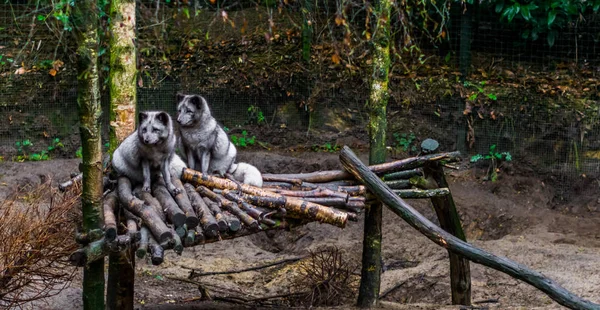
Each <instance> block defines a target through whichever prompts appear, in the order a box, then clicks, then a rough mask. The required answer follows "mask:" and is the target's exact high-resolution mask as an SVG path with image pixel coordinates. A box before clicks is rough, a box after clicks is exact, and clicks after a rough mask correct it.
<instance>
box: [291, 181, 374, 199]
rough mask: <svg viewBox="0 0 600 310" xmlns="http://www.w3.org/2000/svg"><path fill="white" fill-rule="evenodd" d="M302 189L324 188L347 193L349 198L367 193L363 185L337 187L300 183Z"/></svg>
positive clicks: (325, 184)
mask: <svg viewBox="0 0 600 310" xmlns="http://www.w3.org/2000/svg"><path fill="white" fill-rule="evenodd" d="M302 188H303V189H317V188H326V189H328V190H331V191H334V192H342V193H347V194H348V195H350V196H358V195H364V194H366V192H367V188H366V187H365V186H364V185H339V184H333V182H330V183H308V182H304V183H302Z"/></svg>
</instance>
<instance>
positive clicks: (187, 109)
mask: <svg viewBox="0 0 600 310" xmlns="http://www.w3.org/2000/svg"><path fill="white" fill-rule="evenodd" d="M177 122H178V123H179V130H180V133H181V142H182V144H183V150H184V154H185V157H186V158H187V164H188V167H190V168H191V169H195V170H198V171H200V172H202V173H204V174H217V175H219V176H221V177H223V176H225V175H226V174H232V175H233V177H234V179H235V180H237V181H240V182H243V183H246V184H250V185H254V186H260V187H262V176H261V174H260V172H259V171H258V169H256V168H255V167H254V166H252V165H250V164H246V163H237V164H236V163H235V160H236V156H237V150H236V148H235V145H233V143H231V141H230V140H229V137H228V136H227V134H226V133H225V131H224V130H223V128H221V126H219V124H217V120H216V119H215V118H214V117H213V116H212V114H211V112H210V108H209V107H208V102H206V99H204V97H202V96H199V95H184V94H181V93H179V94H177Z"/></svg>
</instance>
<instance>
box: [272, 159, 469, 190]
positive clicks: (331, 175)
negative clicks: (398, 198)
mask: <svg viewBox="0 0 600 310" xmlns="http://www.w3.org/2000/svg"><path fill="white" fill-rule="evenodd" d="M432 161H440V162H442V163H451V162H457V161H460V152H450V153H439V154H431V155H425V156H418V157H410V158H406V159H401V160H397V161H392V162H388V163H383V164H378V165H372V166H369V169H370V170H371V171H372V172H373V173H375V174H378V175H381V174H389V173H392V172H396V171H400V170H411V169H415V168H419V167H422V166H423V165H424V164H425V163H427V162H432ZM273 178H278V179H280V180H281V179H300V180H302V181H303V182H312V183H326V182H331V181H338V180H348V179H353V178H354V177H353V176H352V174H350V173H348V172H346V171H342V170H329V171H318V172H311V173H298V174H263V180H272V179H273Z"/></svg>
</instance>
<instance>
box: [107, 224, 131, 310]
mask: <svg viewBox="0 0 600 310" xmlns="http://www.w3.org/2000/svg"><path fill="white" fill-rule="evenodd" d="M118 217H119V218H118V219H117V223H119V222H120V221H121V220H122V218H123V217H122V216H118ZM121 227H122V226H121ZM124 233H125V232H124V231H119V234H124ZM108 262H109V264H108V283H107V285H106V308H107V309H110V310H133V304H134V298H133V296H134V294H133V293H134V283H135V281H134V280H135V251H134V250H133V248H132V247H130V248H128V249H127V250H124V251H122V252H119V253H111V254H109V256H108Z"/></svg>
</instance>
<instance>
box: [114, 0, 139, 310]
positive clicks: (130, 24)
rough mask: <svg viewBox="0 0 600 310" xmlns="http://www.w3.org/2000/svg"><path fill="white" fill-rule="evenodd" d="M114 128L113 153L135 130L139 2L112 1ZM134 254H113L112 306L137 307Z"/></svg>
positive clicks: (121, 307) (128, 0) (126, 252)
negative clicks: (137, 4) (113, 294)
mask: <svg viewBox="0 0 600 310" xmlns="http://www.w3.org/2000/svg"><path fill="white" fill-rule="evenodd" d="M109 14H110V24H109V31H110V40H109V48H110V73H109V77H108V83H109V92H110V112H109V113H110V130H109V140H110V141H109V142H110V143H109V153H110V154H111V156H112V153H113V152H114V150H116V149H117V147H118V145H119V144H120V143H121V142H122V141H123V140H125V138H127V136H128V135H129V134H131V133H132V132H133V131H134V130H135V119H136V118H135V115H136V103H137V84H136V77H137V61H136V54H135V44H134V42H135V1H134V0H111V1H110V13H109ZM134 263H135V259H134V255H133V252H132V251H130V250H127V251H124V252H121V253H115V254H112V255H110V256H109V273H108V282H109V283H111V285H110V287H113V286H114V291H115V292H116V295H115V296H113V298H110V299H109V300H108V304H107V306H108V308H109V309H133V294H134V293H133V287H134V286H133V284H134V275H135V272H134V269H133V268H134Z"/></svg>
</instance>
